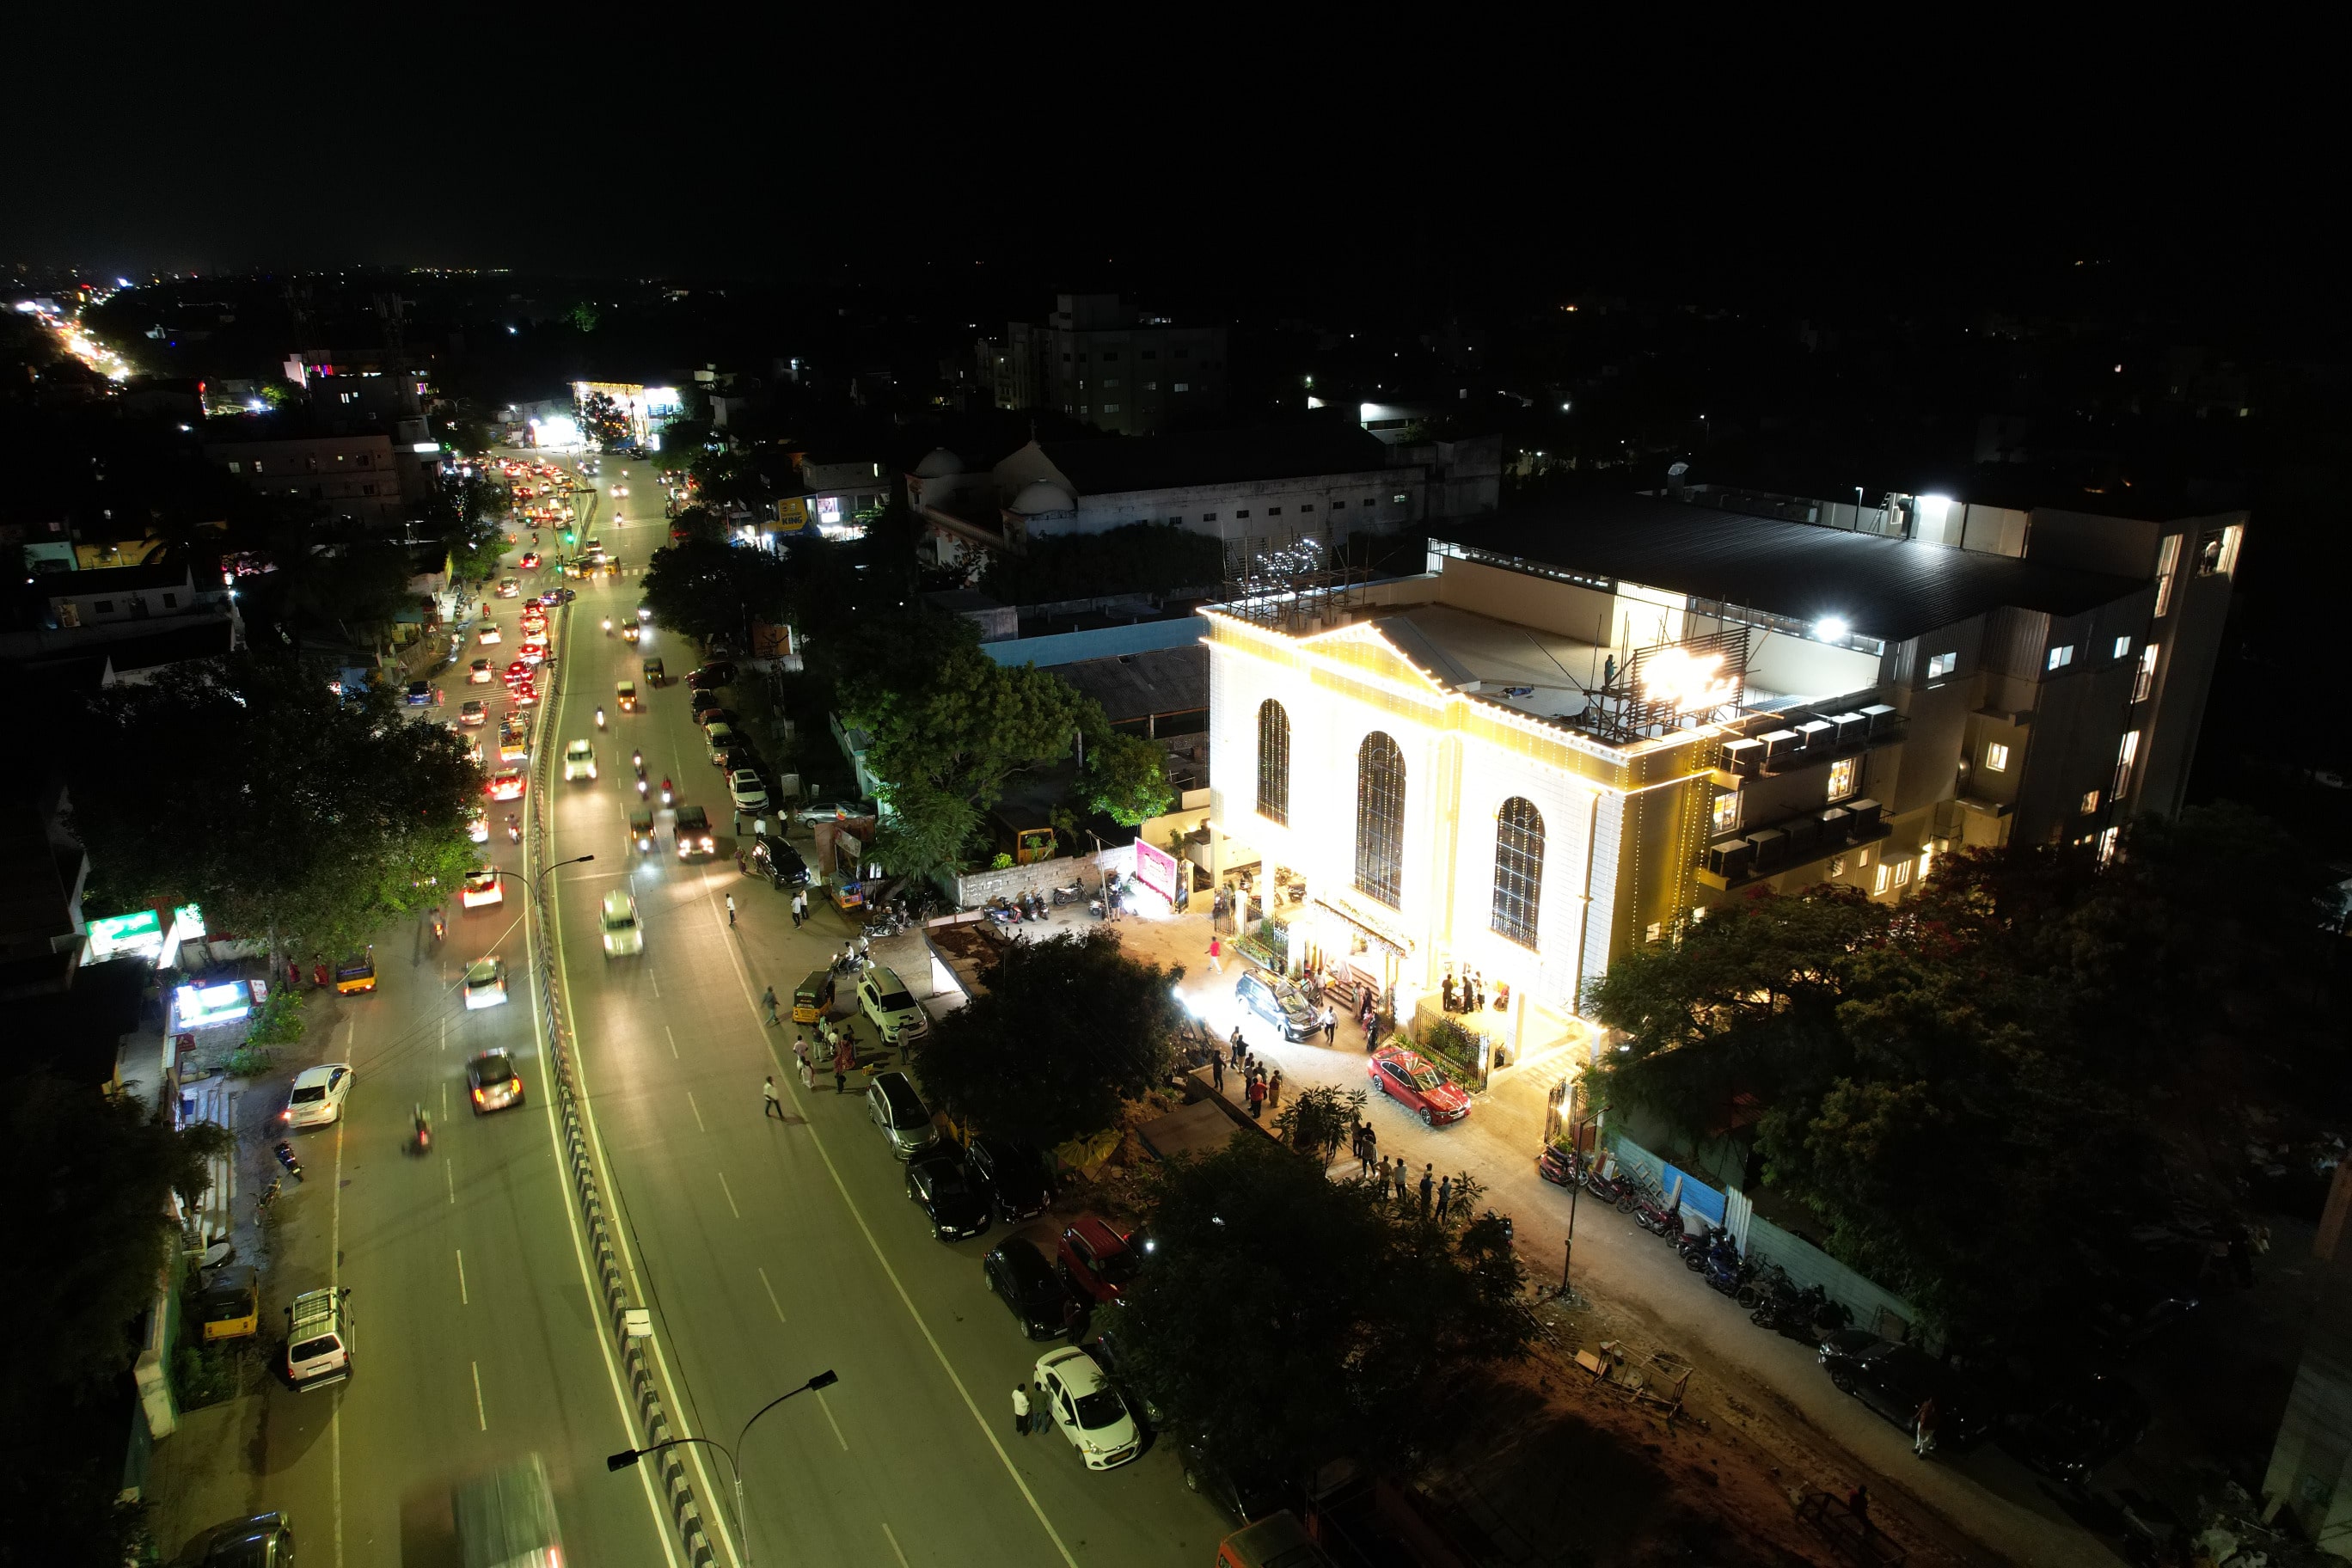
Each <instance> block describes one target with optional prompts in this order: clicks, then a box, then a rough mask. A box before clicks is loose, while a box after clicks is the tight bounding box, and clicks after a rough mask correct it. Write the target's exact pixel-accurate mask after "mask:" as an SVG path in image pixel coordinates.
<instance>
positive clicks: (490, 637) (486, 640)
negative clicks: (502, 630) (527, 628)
mask: <svg viewBox="0 0 2352 1568" xmlns="http://www.w3.org/2000/svg"><path fill="white" fill-rule="evenodd" d="M505 640H506V639H505V638H504V637H500V636H499V628H498V627H496V626H484V627H483V628H482V636H481V641H482V646H483V647H488V646H489V645H490V644H492V643H494V642H504V641H505Z"/></svg>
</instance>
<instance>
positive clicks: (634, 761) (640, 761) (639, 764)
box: [629, 752, 646, 773]
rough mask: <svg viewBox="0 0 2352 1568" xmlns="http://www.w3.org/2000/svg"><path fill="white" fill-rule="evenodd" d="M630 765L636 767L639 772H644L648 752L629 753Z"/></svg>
mask: <svg viewBox="0 0 2352 1568" xmlns="http://www.w3.org/2000/svg"><path fill="white" fill-rule="evenodd" d="M629 765H630V766H631V767H633V768H635V769H636V770H637V772H639V773H644V772H645V771H646V754H645V753H644V752H630V753H629Z"/></svg>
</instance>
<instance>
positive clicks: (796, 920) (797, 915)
mask: <svg viewBox="0 0 2352 1568" xmlns="http://www.w3.org/2000/svg"><path fill="white" fill-rule="evenodd" d="M800 929H801V895H800V894H798V893H794V894H793V930H794V931H798V930H800Z"/></svg>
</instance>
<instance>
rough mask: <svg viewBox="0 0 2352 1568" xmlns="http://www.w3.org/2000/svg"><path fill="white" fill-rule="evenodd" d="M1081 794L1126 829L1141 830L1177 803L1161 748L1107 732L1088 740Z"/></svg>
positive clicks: (1108, 730) (1133, 738) (1092, 806)
mask: <svg viewBox="0 0 2352 1568" xmlns="http://www.w3.org/2000/svg"><path fill="white" fill-rule="evenodd" d="M1096 711H1097V713H1099V712H1100V711H1101V710H1100V709H1099V708H1097V710H1096ZM1078 794H1079V795H1080V797H1081V798H1083V799H1084V800H1085V801H1086V803H1087V806H1088V807H1090V808H1091V809H1093V810H1096V811H1099V812H1102V813H1103V814H1105V815H1106V816H1108V817H1109V818H1110V819H1111V820H1112V821H1113V822H1116V823H1118V824H1120V825H1121V826H1126V827H1137V826H1141V825H1142V824H1144V823H1145V822H1148V821H1150V819H1151V818H1153V817H1155V816H1160V814H1161V813H1162V812H1165V811H1166V810H1167V809H1168V808H1169V807H1170V806H1171V805H1174V804H1175V803H1176V792H1175V791H1174V790H1173V789H1171V788H1170V787H1169V784H1168V769H1167V763H1166V762H1165V760H1164V753H1163V752H1161V751H1160V748H1159V747H1158V746H1157V745H1154V744H1153V743H1152V742H1150V741H1146V740H1143V739H1141V738H1139V737H1138V736H1134V735H1122V734H1120V733H1118V731H1115V730H1111V729H1108V728H1106V729H1105V730H1104V731H1103V732H1102V733H1101V734H1099V735H1088V736H1087V769H1086V772H1085V773H1083V774H1082V775H1081V776H1080V777H1079V780H1078Z"/></svg>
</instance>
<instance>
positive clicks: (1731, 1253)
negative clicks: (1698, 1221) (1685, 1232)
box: [1683, 1230, 1739, 1274]
mask: <svg viewBox="0 0 2352 1568" xmlns="http://www.w3.org/2000/svg"><path fill="white" fill-rule="evenodd" d="M1738 1256H1739V1247H1738V1245H1737V1244H1736V1243H1734V1242H1733V1241H1732V1239H1731V1237H1729V1236H1728V1235H1727V1234H1725V1233H1724V1232H1722V1231H1720V1230H1710V1231H1708V1232H1707V1233H1706V1237H1705V1238H1704V1239H1703V1240H1701V1241H1700V1242H1698V1244H1697V1245H1696V1246H1690V1247H1684V1248H1683V1267H1684V1268H1687V1269H1689V1270H1690V1271H1691V1272H1692V1273H1694V1274H1704V1273H1706V1271H1707V1270H1708V1269H1710V1268H1715V1267H1716V1266H1717V1264H1719V1263H1721V1262H1723V1261H1724V1260H1725V1259H1726V1258H1735V1259H1736V1258H1738Z"/></svg>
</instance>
